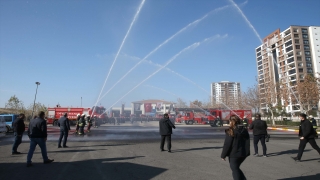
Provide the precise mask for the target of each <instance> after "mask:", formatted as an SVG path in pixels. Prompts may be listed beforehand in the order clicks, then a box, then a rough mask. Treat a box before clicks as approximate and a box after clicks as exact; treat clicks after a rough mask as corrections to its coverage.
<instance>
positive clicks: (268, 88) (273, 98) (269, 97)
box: [260, 82, 280, 125]
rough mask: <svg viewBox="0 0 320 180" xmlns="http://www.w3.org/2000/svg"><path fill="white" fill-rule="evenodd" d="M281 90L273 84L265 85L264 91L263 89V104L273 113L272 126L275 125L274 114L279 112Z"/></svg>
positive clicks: (261, 93) (261, 91) (261, 92)
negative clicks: (279, 91)
mask: <svg viewBox="0 0 320 180" xmlns="http://www.w3.org/2000/svg"><path fill="white" fill-rule="evenodd" d="M277 89H279V85H278V84H275V83H273V82H268V83H265V85H264V89H262V88H261V90H260V96H261V104H262V105H265V106H266V108H267V109H268V110H269V111H268V112H270V113H271V119H272V125H275V121H274V113H275V112H276V110H277V107H278V103H280V102H279V94H278V92H277Z"/></svg>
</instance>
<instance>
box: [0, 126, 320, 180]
mask: <svg viewBox="0 0 320 180" xmlns="http://www.w3.org/2000/svg"><path fill="white" fill-rule="evenodd" d="M176 126H177V128H176V129H175V130H174V135H173V136H172V141H173V142H172V143H173V147H172V153H168V152H160V151H159V135H158V128H157V123H156V122H149V123H142V124H141V123H135V124H133V125H131V124H129V123H127V124H122V125H120V126H115V125H109V124H107V125H103V126H101V127H99V128H97V129H93V130H92V132H91V133H89V134H87V135H85V136H83V137H82V136H76V135H73V134H72V133H70V135H69V141H68V144H67V145H68V146H69V148H63V149H58V148H57V142H56V140H57V138H58V135H59V130H58V129H57V128H56V127H48V130H49V137H48V142H47V149H48V156H49V158H53V159H55V162H54V163H52V164H42V157H41V153H40V149H39V148H38V147H37V149H36V152H35V154H34V157H33V163H34V166H33V167H30V168H27V167H26V153H27V151H28V148H29V141H28V138H27V137H26V136H24V138H23V143H22V144H21V145H20V147H19V151H20V152H23V154H21V155H15V156H11V153H10V152H11V146H12V141H13V135H12V134H7V135H6V136H5V137H1V138H0V147H1V148H0V179H1V180H2V179H5V180H7V179H34V180H36V179H45V180H51V179H54V180H57V179H92V180H93V179H112V180H114V179H226V180H228V179H232V177H231V170H230V168H229V163H228V162H224V161H222V160H221V159H220V154H221V148H222V146H223V141H224V139H223V138H224V130H223V129H224V128H212V127H210V126H208V125H192V126H190V125H176ZM73 129H74V127H73ZM269 132H270V134H271V137H272V139H270V142H268V143H267V146H268V155H269V157H267V158H263V157H253V156H249V157H248V158H247V159H246V161H245V162H244V163H243V165H242V166H241V168H242V170H243V171H244V173H245V175H246V176H247V178H248V179H254V180H255V179H262V180H264V179H266V180H267V179H268V180H270V179H288V180H289V179H308V180H311V179H317V180H318V179H320V166H319V165H320V156H319V155H318V154H317V152H316V151H315V150H313V149H312V148H311V146H310V145H307V148H306V151H305V153H304V155H303V162H301V163H296V162H294V161H293V160H292V159H291V158H290V157H294V156H296V153H297V146H298V144H297V143H298V142H299V140H298V138H297V133H296V132H287V131H269ZM317 142H318V144H319V145H320V140H317ZM251 145H252V144H251ZM259 148H260V150H261V146H259ZM251 152H253V145H252V146H251Z"/></svg>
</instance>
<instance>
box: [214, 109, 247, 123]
mask: <svg viewBox="0 0 320 180" xmlns="http://www.w3.org/2000/svg"><path fill="white" fill-rule="evenodd" d="M209 112H210V114H211V115H212V116H213V117H214V118H212V119H210V120H209V124H210V125H211V126H214V125H213V124H215V122H214V121H215V120H216V118H217V117H218V116H219V118H220V120H222V121H223V124H229V119H230V116H232V115H236V116H238V117H240V119H243V118H244V116H245V117H246V118H247V119H248V123H249V124H251V123H252V111H251V110H217V109H210V110H209Z"/></svg>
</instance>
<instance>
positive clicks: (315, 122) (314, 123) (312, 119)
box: [309, 115, 318, 138]
mask: <svg viewBox="0 0 320 180" xmlns="http://www.w3.org/2000/svg"><path fill="white" fill-rule="evenodd" d="M309 118H310V122H311V124H312V127H313V129H314V138H318V133H317V127H318V126H317V121H316V120H315V119H314V118H313V116H312V115H310V116H309Z"/></svg>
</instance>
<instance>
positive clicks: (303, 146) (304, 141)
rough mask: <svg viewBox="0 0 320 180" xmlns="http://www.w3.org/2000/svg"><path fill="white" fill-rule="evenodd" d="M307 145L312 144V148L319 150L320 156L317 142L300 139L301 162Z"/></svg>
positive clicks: (311, 139)
mask: <svg viewBox="0 0 320 180" xmlns="http://www.w3.org/2000/svg"><path fill="white" fill-rule="evenodd" d="M307 143H310V145H311V146H312V148H313V149H315V150H317V151H318V153H319V154H320V148H319V146H318V145H317V143H316V141H315V140H314V138H310V139H300V144H299V152H298V156H297V159H299V160H301V157H302V154H303V151H304V148H306V145H307Z"/></svg>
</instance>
